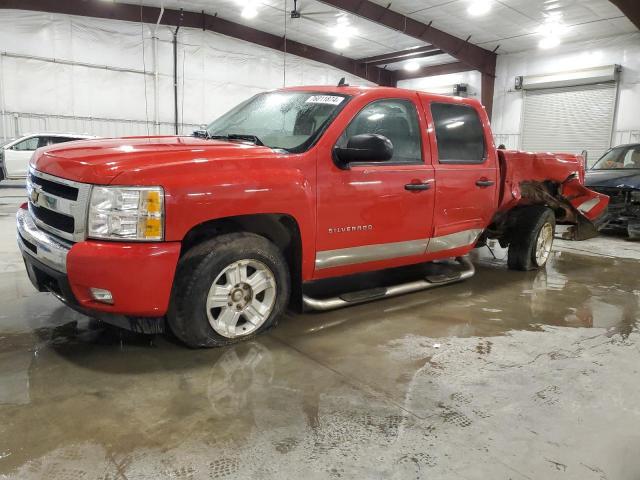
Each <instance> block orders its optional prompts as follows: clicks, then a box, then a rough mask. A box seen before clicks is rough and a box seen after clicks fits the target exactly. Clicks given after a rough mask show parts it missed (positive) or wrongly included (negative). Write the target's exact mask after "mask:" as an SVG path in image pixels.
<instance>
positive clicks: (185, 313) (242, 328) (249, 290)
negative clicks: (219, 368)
mask: <svg viewBox="0 0 640 480" xmlns="http://www.w3.org/2000/svg"><path fill="white" fill-rule="evenodd" d="M289 292H290V279H289V270H288V268H287V264H286V261H285V259H284V257H283V256H282V253H281V252H280V250H279V249H278V248H277V247H276V246H275V245H274V244H273V243H271V242H270V241H269V240H267V239H266V238H264V237H261V236H259V235H254V234H251V233H232V234H228V235H221V236H219V237H217V238H215V239H213V240H209V241H207V242H204V243H202V244H200V245H197V246H196V247H194V248H192V249H191V250H189V251H188V252H187V253H186V254H185V255H184V256H183V257H182V258H181V259H180V263H179V265H178V270H177V272H176V279H175V282H174V288H173V292H172V299H171V305H170V308H169V312H168V314H167V319H168V322H169V326H170V327H171V330H172V331H173V332H174V334H175V335H176V336H177V337H178V338H179V339H180V340H182V341H183V342H184V343H186V344H187V345H188V346H190V347H217V346H222V345H227V344H229V343H234V342H237V341H240V340H245V339H247V338H250V337H253V336H255V335H257V334H259V333H261V332H263V331H265V330H267V329H269V328H270V327H273V326H275V324H276V322H277V320H278V317H279V316H280V315H281V314H282V313H283V311H284V310H285V308H286V306H287V303H288V301H289Z"/></svg>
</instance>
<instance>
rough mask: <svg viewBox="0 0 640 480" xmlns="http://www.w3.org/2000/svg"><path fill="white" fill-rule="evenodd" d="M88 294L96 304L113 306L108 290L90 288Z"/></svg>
mask: <svg viewBox="0 0 640 480" xmlns="http://www.w3.org/2000/svg"><path fill="white" fill-rule="evenodd" d="M89 292H91V296H92V297H93V299H94V300H95V301H96V302H101V303H108V304H109V305H113V295H111V292H110V291H109V290H105V289H104V288H90V289H89Z"/></svg>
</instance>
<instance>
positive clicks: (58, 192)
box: [29, 173, 78, 202]
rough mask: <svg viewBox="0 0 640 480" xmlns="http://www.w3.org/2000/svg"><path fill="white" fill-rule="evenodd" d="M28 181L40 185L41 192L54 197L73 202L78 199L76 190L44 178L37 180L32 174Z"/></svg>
mask: <svg viewBox="0 0 640 480" xmlns="http://www.w3.org/2000/svg"><path fill="white" fill-rule="evenodd" d="M29 179H30V180H31V182H32V183H34V184H36V185H40V186H41V187H42V191H43V192H47V193H50V194H51V195H55V196H56V197H60V198H66V199H67V200H73V201H74V202H75V201H76V200H77V199H78V189H77V188H75V187H71V186H68V185H63V184H61V183H58V182H52V181H51V180H46V179H44V178H38V177H36V176H35V175H34V174H33V173H31V174H29Z"/></svg>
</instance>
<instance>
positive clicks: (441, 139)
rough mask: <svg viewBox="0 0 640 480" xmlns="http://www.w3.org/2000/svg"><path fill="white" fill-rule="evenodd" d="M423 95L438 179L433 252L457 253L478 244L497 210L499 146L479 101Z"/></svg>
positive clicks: (436, 177)
mask: <svg viewBox="0 0 640 480" xmlns="http://www.w3.org/2000/svg"><path fill="white" fill-rule="evenodd" d="M421 98H422V101H423V105H424V108H425V113H426V117H427V119H428V122H429V137H430V141H431V145H432V151H433V165H434V170H435V183H436V189H435V190H436V192H435V202H436V203H435V210H434V220H433V223H434V234H433V238H432V239H431V240H430V242H429V247H428V253H429V254H439V252H443V251H451V253H456V254H457V253H458V252H453V250H459V249H462V250H464V249H465V247H468V246H469V245H472V244H475V242H476V240H477V239H478V237H479V236H480V234H481V233H482V231H483V230H484V229H485V228H486V227H487V226H488V225H489V223H490V222H491V219H492V217H493V214H494V213H495V209H496V204H497V203H496V202H497V193H498V180H499V175H498V169H497V158H496V156H497V154H496V149H495V147H494V144H493V139H492V137H491V135H490V134H489V132H490V129H489V121H488V118H487V116H486V113H485V112H484V110H483V109H481V108H480V107H479V105H477V104H475V103H465V102H464V101H461V100H460V99H455V98H451V99H450V100H449V99H446V98H441V97H438V98H437V99H436V98H430V97H429V96H427V95H421ZM467 249H468V248H467ZM436 256H439V255H436Z"/></svg>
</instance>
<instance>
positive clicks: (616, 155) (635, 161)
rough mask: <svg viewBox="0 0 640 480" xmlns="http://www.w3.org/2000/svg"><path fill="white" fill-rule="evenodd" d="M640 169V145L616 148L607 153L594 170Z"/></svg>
mask: <svg viewBox="0 0 640 480" xmlns="http://www.w3.org/2000/svg"><path fill="white" fill-rule="evenodd" d="M632 168H638V169H640V144H638V145H626V146H624V147H616V148H612V149H611V150H609V151H608V152H607V153H605V154H604V155H603V156H602V158H600V160H598V161H597V162H596V164H595V165H594V166H593V167H592V168H591V169H592V170H619V169H632Z"/></svg>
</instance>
